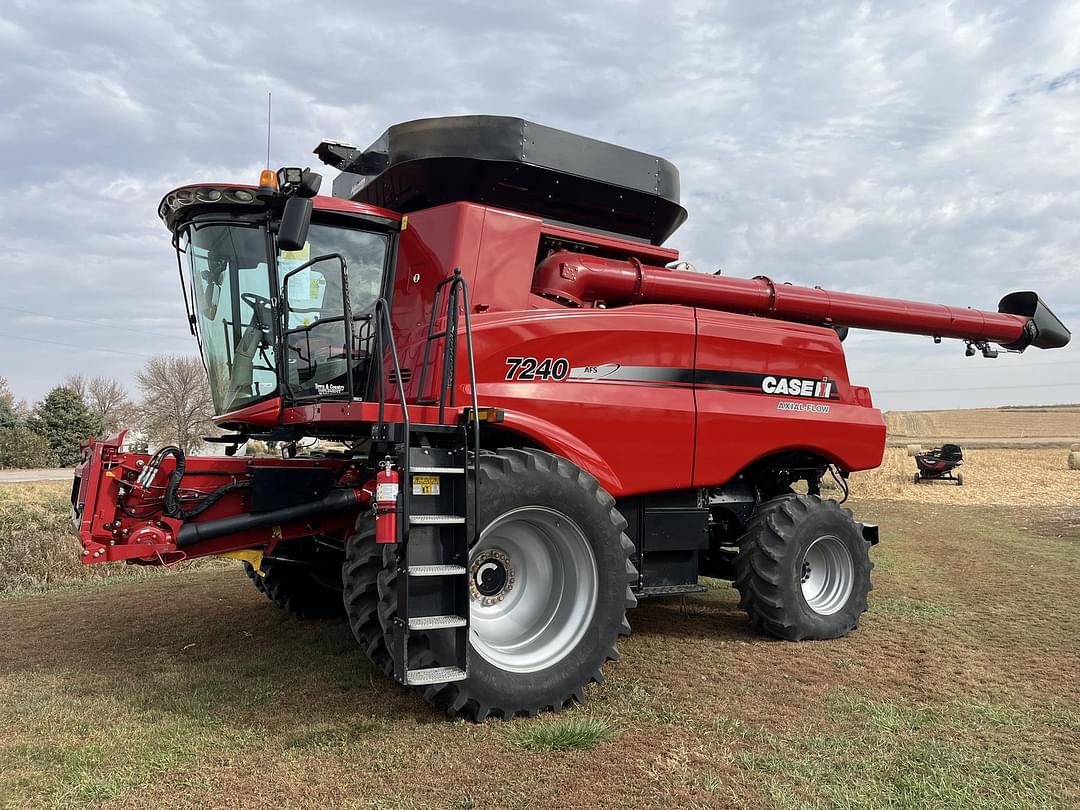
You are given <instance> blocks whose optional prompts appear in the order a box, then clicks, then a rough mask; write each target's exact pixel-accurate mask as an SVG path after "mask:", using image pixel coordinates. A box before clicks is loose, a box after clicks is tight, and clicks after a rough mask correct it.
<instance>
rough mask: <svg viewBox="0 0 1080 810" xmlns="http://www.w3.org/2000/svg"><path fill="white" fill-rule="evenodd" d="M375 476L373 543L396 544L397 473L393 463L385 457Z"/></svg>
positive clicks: (398, 488)
mask: <svg viewBox="0 0 1080 810" xmlns="http://www.w3.org/2000/svg"><path fill="white" fill-rule="evenodd" d="M379 467H380V468H381V469H380V470H379V473H378V475H376V476H375V484H376V486H375V542H376V543H396V542H397V541H398V532H397V519H398V491H399V490H400V487H399V486H398V483H399V481H398V473H397V470H395V469H394V462H393V461H391V460H390V458H389V457H387V459H386V461H384V462H382V463H381V464H380V465H379Z"/></svg>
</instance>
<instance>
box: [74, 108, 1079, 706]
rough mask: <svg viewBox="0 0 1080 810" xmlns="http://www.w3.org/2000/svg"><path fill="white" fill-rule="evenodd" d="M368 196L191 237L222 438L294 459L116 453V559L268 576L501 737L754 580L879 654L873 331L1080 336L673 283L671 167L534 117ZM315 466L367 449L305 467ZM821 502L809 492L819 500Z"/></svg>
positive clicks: (753, 588) (995, 338)
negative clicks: (701, 604) (637, 628)
mask: <svg viewBox="0 0 1080 810" xmlns="http://www.w3.org/2000/svg"><path fill="white" fill-rule="evenodd" d="M316 154H317V155H318V156H319V157H320V158H321V159H322V161H323V162H324V163H327V164H329V165H330V166H332V167H333V168H334V169H337V170H339V171H340V174H339V176H338V177H337V179H336V180H335V182H334V184H333V196H318V191H319V185H320V178H319V176H318V175H316V174H314V173H312V172H310V171H308V170H303V171H301V170H300V169H283V170H281V171H280V172H278V173H277V174H276V175H274V174H273V173H269V172H267V173H264V177H263V179H262V181H261V183H260V185H259V186H258V187H254V186H237V185H227V184H222V183H202V184H197V185H191V186H185V187H182V188H178V189H176V190H175V191H172V192H170V193H169V194H167V195H166V197H165V198H164V200H162V202H161V206H160V209H159V213H160V215H161V218H162V220H163V221H164V223H165V225H166V227H167V228H168V229H169V231H170V232H171V233H172V235H173V238H174V241H175V245H176V247H177V251H178V258H179V262H180V271H181V276H182V280H183V285H184V289H185V299H186V301H187V302H188V306H189V319H190V322H191V329H192V332H193V334H195V335H196V336H197V338H198V340H199V344H200V347H201V350H202V355H203V358H204V361H205V364H206V369H207V373H208V375H209V380H210V388H211V391H212V393H213V398H214V404H215V406H216V411H217V413H218V414H219V415H218V417H217V420H216V421H217V423H218V424H219V426H220V427H221V428H222V429H223V430H225V431H227V433H226V435H225V436H223V437H222V438H220V439H215V441H222V442H224V443H226V444H227V445H228V447H227V451H232V452H235V450H236V448H237V447H239V446H240V445H241V444H243V443H244V442H245V441H247V440H248V439H249V438H259V439H265V440H273V441H276V442H280V443H282V445H283V446H284V447H285V448H286V452H284V453H283V455H282V458H280V459H277V458H245V457H237V456H232V457H185V454H184V453H183V452H181V451H180V450H179V449H177V448H171V447H165V448H162V449H161V450H159V451H158V452H157V453H156V454H155V455H153V456H149V455H146V454H139V453H130V452H125V451H124V449H123V447H122V441H123V436H122V435H121V436H116V437H113V438H111V439H108V440H105V441H99V442H94V441H91V442H90V443H89V445H88V447H87V448H86V453H85V459H84V462H83V464H82V467H81V468H80V470H79V471H78V473H77V476H76V482H75V488H74V492H73V497H72V500H73V506H74V514H75V521H76V524H77V527H78V531H79V536H80V538H81V541H82V544H83V548H84V551H83V559H84V561H85V562H87V563H100V562H110V561H118V560H124V561H127V562H129V563H138V564H148V565H162V564H170V563H173V562H176V561H179V560H183V559H190V558H194V557H201V556H206V555H211V554H217V555H223V554H224V555H230V556H235V557H240V558H241V559H244V560H245V561H246V562H247V564H248V572H249V575H250V576H251V577H252V579H253V580H254V582H255V585H256V586H257V587H258V588H259V589H260V590H261V591H264V592H265V593H266V595H267V596H269V597H270V598H271V599H272V600H273V601H275V602H276V603H278V604H279V605H281V606H282V607H284V608H286V609H288V610H289V611H291V612H293V613H294V614H296V615H297V616H301V617H320V616H336V615H342V614H344V615H347V617H348V621H349V622H350V624H351V626H352V630H353V633H354V634H355V635H356V638H357V639H358V640H359V642H360V644H361V646H362V647H363V649H364V651H365V652H366V654H367V655H368V656H369V657H370V659H371V661H372V662H373V663H374V665H375V666H376V667H377V668H379V669H380V670H382V671H383V672H385V673H387V674H391V675H393V677H395V678H396V679H397V680H398V681H400V682H401V683H403V684H407V685H409V686H413V687H417V688H419V689H421V690H422V691H423V694H424V696H425V697H426V698H427V699H428V700H429V701H431V702H432V703H434V704H436V705H438V706H440V707H442V708H444V709H446V710H447V711H449V712H450V713H453V714H461V715H464V716H467V717H472V718H475V719H482V718H484V717H487V716H499V717H511V716H513V715H516V714H533V713H535V712H538V711H542V710H544V709H553V710H558V709H559V708H561V707H563V706H564V705H566V704H567V703H569V702H571V701H573V700H575V699H576V700H581V699H582V692H583V689H584V687H585V686H586V685H587V684H588V683H589V682H590V681H592V680H595V679H598V678H600V677H601V676H600V670H601V667H602V666H603V665H604V663H605V661H607V660H608V659H611V658H614V657H616V651H615V643H616V641H617V639H618V637H619V636H620V635H622V634H625V633H628V632H629V631H630V626H629V624H628V623H627V619H626V613H627V609H628V608H631V607H633V606H634V605H635V604H636V602H637V600H638V599H642V598H646V597H662V596H670V595H672V594H683V593H691V592H695V591H701V590H703V588H702V587H701V586H700V585H699V584H698V578H699V576H701V575H707V576H714V577H724V578H728V579H732V580H734V583H735V587H736V588H738V590H739V593H740V595H741V602H740V604H741V606H742V607H743V608H744V609H745V610H746V612H747V613H748V614H749V615H750V620H751V622H752V623H753V625H754V626H755V627H757V628H759V629H760V630H762V631H763V632H766V633H769V634H771V635H774V636H778V637H780V638H784V639H791V640H800V639H829V638H836V637H839V636H843V635H845V634H846V633H848V632H850V631H851V630H852V629H854V628H855V627H857V626H858V623H859V618H860V615H861V614H862V613H863V612H864V611H865V610H866V607H867V602H866V597H867V592H868V591H869V590H870V569H871V562H870V556H869V549H870V546H871V545H873V544H874V543H876V542H877V540H878V535H877V528H876V527H875V526H873V525H871V524H865V523H859V522H857V521H856V520H854V519H853V517H852V515H851V513H850V512H848V511H847V510H845V509H842V508H841V507H840V505H839V504H838V503H837V502H836V501H833V500H823V499H822V498H821V497H820V495H819V493H820V484H821V479H822V476H824V475H832V474H834V475H836V476H837V477H838V479H839V480H840V481H841V482H843V480H844V479H845V478H846V477H847V475H848V474H849V473H850V472H852V471H854V470H864V469H868V468H872V467H875V466H877V465H878V464H879V463H880V461H881V457H882V453H883V449H884V446H885V425H884V423H883V420H882V417H881V413H880V411H878V410H876V409H875V408H874V407H873V404H872V402H871V397H870V392H869V391H868V390H867V389H866V388H863V387H860V386H858V385H853V384H852V383H851V382H850V381H849V380H848V374H847V369H846V366H845V362H844V353H843V350H842V348H841V340H842V337H843V335H844V333H845V332H846V330H847V328H849V327H852V328H862V329H879V330H888V331H894V332H907V333H912V334H919V335H928V336H931V337H934V338H939V339H940V338H958V339H961V340H964V341H966V342H967V344H968V353H969V354H972V353H974V352H976V351H981V352H982V353H983V354H985V355H988V356H992V355H993V354H995V353H996V350H995V349H992V348H991V345H992V344H997V345H999V346H1001V347H1003V348H1005V349H1007V350H1010V351H1023V350H1024V349H1025V348H1027V347H1029V346H1036V347H1039V348H1044V349H1045V348H1055V347H1060V346H1064V345H1065V344H1066V343H1067V342H1068V340H1069V332H1068V330H1067V329H1066V328H1065V327H1064V326H1063V325H1062V324H1061V322H1060V321H1058V319H1057V318H1056V317H1054V315H1053V314H1052V313H1051V312H1050V311H1049V309H1047V307H1046V306H1045V305H1044V304H1043V303H1042V301H1041V300H1040V299H1039V297H1038V296H1037V295H1035V294H1034V293H1031V292H1019V293H1012V294H1010V295H1007V296H1005V297H1004V298H1003V299H1002V300H1001V303H1000V304H999V307H998V311H997V312H983V311H978V310H973V309H954V308H950V307H946V306H937V305H930V304H919V303H913V302H908V301H898V300H892V299H884V298H873V297H867V296H861V295H851V294H847V293H837V292H831V291H826V290H822V289H819V288H813V289H810V288H806V287H796V286H789V285H787V284H780V283H777V282H774V281H772V280H770V279H768V278H763V277H756V278H753V279H739V278H728V277H720V276H708V275H703V274H698V273H694V272H687V271H684V270H679V269H669V266H670V265H673V264H674V263H675V262H676V261H677V260H678V258H679V256H678V253H677V252H676V251H675V250H673V249H671V248H668V247H662V246H661V245H662V243H663V242H664V241H665V240H666V239H667V238H668V237H669V236H670V235H671V234H672V232H674V231H675V229H676V228H677V227H678V226H679V225H680V224H681V223H682V222H683V220H684V219H685V218H686V212H685V211H684V210H683V208H682V207H681V206H680V204H679V182H678V173H677V171H676V169H675V167H674V166H672V165H671V164H670V163H668V162H667V161H665V160H662V159H660V158H657V157H653V156H650V155H645V154H641V153H639V152H633V151H630V150H627V149H623V148H620V147H618V146H612V145H609V144H605V143H601V142H598V141H594V140H590V139H587V138H582V137H578V136H575V135H571V134H568V133H565V132H560V131H557V130H554V129H550V128H547V127H542V126H537V125H534V124H532V123H528V122H525V121H522V120H520V119H512V118H496V117H463V118H439V119H430V120H423V121H414V122H411V123H407V124H400V125H397V126H394V127H391V128H390V129H388V130H387V131H386V133H385V134H384V135H383V136H382V137H381V138H380V139H379V140H378V141H376V142H375V143H374V144H373V145H372V146H371V147H370V148H368V149H366V150H360V149H356V148H353V147H350V146H346V145H343V144H338V143H331V142H324V143H322V144H320V146H319V147H318V149H317V150H316ZM307 437H323V438H326V439H332V440H335V441H337V442H341V443H343V445H344V446H345V447H346V448H347V450H344V451H341V452H325V453H322V454H297V452H296V448H297V447H298V446H300V443H301V441H302V440H303V439H305V438H307ZM793 487H797V488H798V489H799V490H802V491H805V494H797V492H796V491H795V490H794V489H793Z"/></svg>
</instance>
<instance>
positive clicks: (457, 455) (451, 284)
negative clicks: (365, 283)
mask: <svg viewBox="0 0 1080 810" xmlns="http://www.w3.org/2000/svg"><path fill="white" fill-rule="evenodd" d="M444 293H445V294H444ZM444 303H445V311H446V328H445V329H443V331H441V332H438V333H436V332H435V323H436V322H437V320H438V317H439V316H440V314H441V312H440V310H441V309H442V306H443V304H444ZM462 310H463V311H464V322H465V323H464V325H465V338H466V346H467V351H468V370H469V383H470V389H471V403H470V407H469V408H468V409H467V410H466V411H464V412H463V413H462V414H461V416H462V417H464V418H462V419H461V420H459V422H458V424H456V425H446V424H444V422H445V416H446V406H447V400H449V406H450V408H451V409H454V408H455V407H456V391H455V387H456V376H457V374H456V372H457V368H456V366H457V338H458V333H459V329H458V319H459V317H460V314H459V313H460V312H461V311H462ZM384 327H385V334H386V343H387V344H388V348H389V350H390V355H391V359H392V362H393V371H394V378H395V381H396V383H397V389H398V395H399V397H400V399H401V405H402V422H401V424H400V432H399V431H398V430H397V429H395V428H398V425H390V424H387V423H386V421H385V399H386V397H385V386H384V381H383V373H382V368H381V367H380V371H379V383H378V389H377V390H378V397H379V419H378V424H377V425H376V426H375V427H374V428H373V429H372V438H373V440H374V441H373V445H372V457H371V458H372V461H377V456H378V453H376V449H377V448H385V449H386V450H388V451H390V454H392V456H394V457H396V459H397V461H398V468H399V470H400V474H401V479H400V480H401V487H400V489H399V494H398V498H399V520H398V555H397V558H398V567H397V575H398V585H397V591H398V605H397V608H398V609H397V613H396V615H395V617H394V623H393V628H392V634H391V643H390V653H391V657H392V659H393V662H394V677H395V679H396V680H398V681H400V682H401V683H403V684H406V685H410V686H422V685H427V684H437V683H447V682H450V681H456V680H463V679H464V678H466V677H468V649H469V644H468V634H469V586H468V576H469V568H468V560H469V548H470V547H471V545H472V544H473V542H474V541H475V539H476V532H477V530H476V522H477V516H478V515H479V487H478V479H477V474H476V473H477V465H478V463H479V458H480V408H479V403H478V397H477V390H476V365H475V355H474V350H473V340H472V319H471V317H470V307H469V292H468V285H467V284H466V282H465V279H464V278H463V277H462V275H461V270H460V268H456V269H455V270H454V274H453V275H452V276H450V277H448V278H446V279H444V280H443V281H441V282H440V283H439V284H438V286H437V287H436V290H435V297H434V300H433V302H432V310H431V318H430V320H429V323H428V334H427V338H426V341H425V345H424V358H423V363H422V365H421V370H420V379H419V385H418V388H417V391H418V392H419V396H420V397H421V398H418V400H417V404H420V405H436V404H437V405H438V406H439V420H438V421H439V424H437V425H413V424H411V423H410V421H409V416H408V408H407V404H406V401H405V389H404V383H403V381H402V375H401V368H400V364H399V361H398V355H397V349H396V347H395V345H394V338H393V332H392V329H391V327H390V320H389V316H388V305H387V303H386V301H385V300H384V299H380V300H379V301H378V302H377V303H376V336H377V347H376V351H377V352H378V356H379V357H385V349H384V347H383V329H384ZM439 339H442V340H444V344H443V352H442V379H441V382H440V387H439V392H438V396H437V397H436V398H434V399H430V398H429V399H423V398H422V396H423V392H424V385H425V383H426V381H427V370H428V365H429V363H430V362H431V359H432V357H431V349H432V343H434V341H436V340H439ZM436 356H437V355H436ZM470 438H471V445H472V446H471V448H470V446H469V445H470V441H469V440H470ZM414 439H417V440H419V442H421V443H422V444H421V445H414V442H413V440H414ZM470 450H471V453H470ZM417 476H434V477H435V478H436V483H434V484H431V483H430V482H424V484H421V486H424V485H427V486H429V487H434V486H437V487H438V489H439V494H438V495H434V494H421V493H420V492H414V484H417V481H416V480H415V479H416V478H417ZM470 484H471V486H470ZM444 487H445V491H444ZM470 489H471V494H472V499H471V501H472V502H471V504H470V502H469V501H470V499H469V494H470ZM470 506H471V509H470ZM433 510H434V511H433ZM446 632H453V633H454V635H455V638H454V643H453V645H452V646H453V649H454V651H455V660H454V661H453V662H452V663H450V662H444V661H440V662H438V663H439V665H438V666H433V667H432V666H429V667H422V668H417V669H410V668H409V642H410V640H411V639H412V638H413V636H414V635H415V634H417V633H424V634H429V633H446Z"/></svg>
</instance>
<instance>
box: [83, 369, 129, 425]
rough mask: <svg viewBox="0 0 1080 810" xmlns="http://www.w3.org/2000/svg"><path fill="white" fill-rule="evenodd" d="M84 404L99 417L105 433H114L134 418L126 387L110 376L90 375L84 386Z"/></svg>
mask: <svg viewBox="0 0 1080 810" xmlns="http://www.w3.org/2000/svg"><path fill="white" fill-rule="evenodd" d="M85 399H86V404H87V406H89V408H90V410H91V411H92V412H93V413H95V414H96V415H97V416H98V418H100V419H101V424H102V425H103V426H104V428H105V433H106V434H110V433H115V432H116V431H118V430H119V429H120V428H122V427H127V424H126V423H127V422H128V421H129V420H131V419H133V418H135V407H134V406H133V405H132V404H131V400H130V399H128V393H127V389H126V388H124V386H123V385H122V384H121V383H120V381H119V380H114V379H113V378H112V377H92V378H91V379H90V382H89V383H87V386H86V396H85Z"/></svg>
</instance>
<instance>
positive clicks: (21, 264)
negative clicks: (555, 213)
mask: <svg viewBox="0 0 1080 810" xmlns="http://www.w3.org/2000/svg"><path fill="white" fill-rule="evenodd" d="M660 9H664V10H660ZM268 91H272V92H273V101H274V104H273V106H274V126H273V157H272V160H273V163H274V164H275V165H281V164H286V163H288V164H294V165H295V164H298V163H299V164H305V163H307V162H309V161H313V160H314V158H313V157H311V156H310V152H311V150H312V148H313V147H314V146H315V145H316V144H317V143H318V142H319V141H320V140H321V139H323V138H331V139H338V140H346V141H349V142H352V143H356V144H358V145H366V144H368V143H370V142H371V141H372V140H374V138H375V137H376V136H377V135H378V134H379V133H381V132H382V131H383V130H384V129H385V128H386V127H387V126H388V125H389V124H392V123H395V122H398V121H403V120H408V119H412V118H420V117H427V116H435V115H453V114H462V113H493V114H506V115H516V116H522V117H524V118H528V119H530V120H534V121H537V122H541V123H545V124H549V125H552V126H555V127H560V128H563V129H568V130H571V131H574V132H578V133H581V134H585V135H590V136H593V137H596V138H601V139H604V140H610V141H614V142H617V143H620V144H622V145H625V146H630V147H633V148H637V149H641V150H644V151H647V152H651V153H655V154H659V155H663V156H665V157H667V158H669V159H671V160H673V161H674V162H675V164H676V165H677V166H678V167H679V169H680V171H681V174H682V189H683V203H684V205H685V207H686V208H687V209H688V210H689V211H690V219H689V221H688V222H687V224H686V225H684V226H683V228H682V229H681V230H680V231H679V232H677V233H676V234H675V236H674V237H673V238H672V239H671V240H670V243H671V244H672V245H674V246H675V247H678V248H679V249H680V250H681V251H682V253H683V257H684V258H685V259H688V260H690V261H692V262H693V263H694V264H696V265H697V267H698V268H699V269H702V270H709V271H711V270H714V269H716V268H718V267H722V268H723V269H724V272H725V273H730V274H732V275H748V276H750V275H756V274H766V275H769V276H771V277H773V278H774V279H776V280H784V281H792V282H795V283H802V284H820V285H822V286H826V287H833V288H839V289H849V290H854V291H860V292H874V293H878V294H883V295H892V296H902V297H908V298H916V299H921V300H931V301H938V302H942V303H948V304H955V305H964V306H974V307H979V308H988V309H995V308H996V304H997V301H998V298H999V297H1000V296H1001V294H1003V293H1005V292H1008V291H1011V290H1015V289H1036V290H1038V291H1039V292H1040V293H1041V294H1042V295H1043V297H1044V298H1045V299H1046V300H1047V301H1048V302H1049V303H1050V304H1051V306H1052V307H1053V308H1054V309H1055V310H1056V311H1057V313H1058V315H1059V316H1060V317H1061V318H1062V319H1063V320H1065V321H1066V323H1067V324H1070V325H1071V326H1073V327H1075V326H1076V325H1077V324H1078V323H1080V267H1078V263H1077V257H1078V256H1080V138H1078V134H1080V4H1077V3H1075V2H1072V3H1069V2H1062V3H1052V2H1028V3H992V2H988V1H987V0H979V1H978V2H967V3H965V2H955V3H926V4H922V5H915V4H910V3H880V4H879V3H835V4H831V5H828V4H824V3H802V4H799V3H782V2H777V3H744V2H730V3H720V2H716V3H711V2H685V3H681V2H675V3H671V4H657V3H653V2H630V1H625V2H622V1H620V2H616V1H614V0H612V1H610V2H597V1H595V0H575V2H574V3H544V2H528V3H524V2H522V3H518V2H513V1H512V0H483V1H478V2H430V3H425V2H419V0H414V1H413V2H409V3H360V2H353V1H352V0H346V1H343V2H317V1H314V2H313V1H312V0H308V2H303V3H286V2H274V3H266V2H257V3H256V2H221V0H217V1H216V2H176V1H175V0H174V1H173V2H169V3H164V2H161V3H153V2H121V1H120V0H100V2H94V3H74V2H65V3H63V4H60V3H56V4H55V5H54V6H53V7H52V8H50V7H49V4H47V3H43V2H37V0H34V1H33V2H19V0H14V1H13V0H7V2H5V3H4V4H3V5H2V6H0V154H2V156H3V162H2V165H3V180H4V188H3V189H2V190H0V242H2V245H3V247H2V249H0V256H2V257H3V258H2V260H0V343H2V345H3V346H4V352H3V353H2V354H0V376H5V377H7V378H8V380H9V382H10V384H11V387H12V389H13V391H14V392H15V394H16V395H17V396H18V397H20V398H26V399H29V400H33V399H35V398H37V397H39V396H41V395H42V394H43V393H44V392H45V391H46V390H48V389H49V388H50V387H51V386H52V385H53V384H55V382H57V381H58V380H59V379H60V378H62V377H63V376H64V375H66V374H70V373H75V372H81V373H84V374H111V375H114V376H117V377H119V378H120V379H122V380H124V381H125V382H130V381H131V380H132V376H133V374H134V371H135V370H136V369H137V368H138V367H139V366H140V365H141V364H142V363H143V362H145V360H146V358H147V356H149V355H151V354H154V353H156V352H166V351H168V352H189V351H192V350H193V348H194V342H193V339H192V338H190V337H189V336H188V334H187V331H186V326H185V323H184V311H183V304H182V301H181V296H180V291H179V289H178V281H177V276H176V262H175V258H174V256H173V253H172V250H171V248H170V246H169V239H168V234H167V233H166V232H165V230H164V228H163V227H162V225H161V224H160V222H159V221H158V219H157V216H156V205H157V202H158V200H159V199H160V198H161V197H162V195H163V194H164V192H166V191H167V190H169V189H170V188H171V187H173V186H176V185H179V184H181V183H185V182H190V181H197V180H220V181H226V180H228V181H240V182H252V181H254V179H255V178H256V177H257V172H258V169H259V168H261V164H262V161H263V160H264V156H265V127H266V120H265V119H266V94H267V92H268ZM1076 343H1077V344H1080V341H1077V342H1076ZM847 348H848V359H849V360H848V361H849V366H850V369H851V373H852V380H853V381H854V382H856V383H862V384H869V385H871V386H872V387H873V389H874V392H875V400H876V403H877V404H878V405H879V406H882V407H885V408H931V407H960V406H966V405H994V404H1028V403H1050V402H1076V401H1080V349H1078V348H1077V345H1076V344H1074V345H1073V346H1070V347H1069V348H1067V349H1065V350H1058V351H1053V352H1039V351H1036V350H1031V351H1029V352H1027V353H1026V354H1024V355H1023V356H1007V357H1006V356H1002V357H1001V358H999V359H997V360H993V361H990V360H984V359H982V358H972V359H965V358H964V357H963V348H962V345H961V344H959V343H956V342H946V343H944V344H942V345H940V346H934V345H933V344H932V343H931V341H930V340H929V339H928V338H918V337H905V336H895V335H875V334H868V333H864V334H861V335H857V336H853V337H852V338H850V339H849V341H848V343H847Z"/></svg>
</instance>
